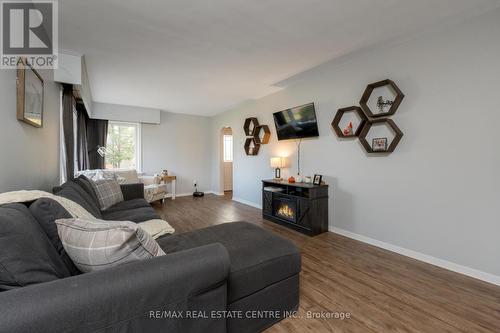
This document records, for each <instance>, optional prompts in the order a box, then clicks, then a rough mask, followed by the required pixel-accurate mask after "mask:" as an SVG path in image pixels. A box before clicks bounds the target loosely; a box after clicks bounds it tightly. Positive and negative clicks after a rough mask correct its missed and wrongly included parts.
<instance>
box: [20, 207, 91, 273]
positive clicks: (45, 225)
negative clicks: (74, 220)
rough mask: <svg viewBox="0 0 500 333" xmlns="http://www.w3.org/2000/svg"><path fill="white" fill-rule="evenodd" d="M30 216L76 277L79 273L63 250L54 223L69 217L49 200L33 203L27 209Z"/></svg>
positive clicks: (64, 210)
mask: <svg viewBox="0 0 500 333" xmlns="http://www.w3.org/2000/svg"><path fill="white" fill-rule="evenodd" d="M29 210H30V213H31V215H33V217H34V218H35V219H36V220H37V221H38V224H39V225H40V226H41V227H42V229H43V231H44V232H45V234H46V235H47V237H48V239H49V240H50V242H51V243H52V246H53V247H54V248H55V249H56V251H57V253H58V254H59V257H60V258H61V260H62V262H63V263H64V265H65V266H66V268H67V269H68V271H69V272H70V273H71V275H78V274H80V273H81V272H80V271H79V270H78V268H76V266H75V264H73V261H72V260H71V258H70V257H69V256H68V254H67V253H66V251H65V250H64V247H63V244H62V242H61V239H60V238H59V235H58V233H57V225H56V223H55V221H56V220H58V219H67V218H70V217H71V215H70V214H69V213H68V211H66V209H64V208H63V206H61V205H60V204H59V203H58V202H56V201H54V200H52V199H49V198H41V199H38V200H36V201H35V202H33V203H32V204H31V205H30V207H29Z"/></svg>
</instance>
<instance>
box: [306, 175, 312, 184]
mask: <svg viewBox="0 0 500 333" xmlns="http://www.w3.org/2000/svg"><path fill="white" fill-rule="evenodd" d="M312 182H313V181H312V178H311V176H305V177H304V183H306V184H311V183H312Z"/></svg>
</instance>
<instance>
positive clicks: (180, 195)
mask: <svg viewBox="0 0 500 333" xmlns="http://www.w3.org/2000/svg"><path fill="white" fill-rule="evenodd" d="M190 195H193V193H176V194H175V197H176V198H179V197H188V196H190ZM171 197H172V193H167V195H166V196H165V198H171Z"/></svg>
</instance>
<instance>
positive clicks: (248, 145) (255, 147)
mask: <svg viewBox="0 0 500 333" xmlns="http://www.w3.org/2000/svg"><path fill="white" fill-rule="evenodd" d="M259 149H260V144H258V143H256V142H255V139H254V138H247V139H246V140H245V153H246V154H247V155H248V156H255V155H257V154H258V153H259Z"/></svg>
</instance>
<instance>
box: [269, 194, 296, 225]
mask: <svg viewBox="0 0 500 333" xmlns="http://www.w3.org/2000/svg"><path fill="white" fill-rule="evenodd" d="M273 206H274V208H273V215H274V216H275V217H278V218H281V219H284V220H287V221H290V222H293V223H295V222H297V201H296V200H295V199H294V198H289V197H285V196H281V195H276V196H275V197H274V198H273Z"/></svg>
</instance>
